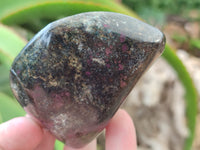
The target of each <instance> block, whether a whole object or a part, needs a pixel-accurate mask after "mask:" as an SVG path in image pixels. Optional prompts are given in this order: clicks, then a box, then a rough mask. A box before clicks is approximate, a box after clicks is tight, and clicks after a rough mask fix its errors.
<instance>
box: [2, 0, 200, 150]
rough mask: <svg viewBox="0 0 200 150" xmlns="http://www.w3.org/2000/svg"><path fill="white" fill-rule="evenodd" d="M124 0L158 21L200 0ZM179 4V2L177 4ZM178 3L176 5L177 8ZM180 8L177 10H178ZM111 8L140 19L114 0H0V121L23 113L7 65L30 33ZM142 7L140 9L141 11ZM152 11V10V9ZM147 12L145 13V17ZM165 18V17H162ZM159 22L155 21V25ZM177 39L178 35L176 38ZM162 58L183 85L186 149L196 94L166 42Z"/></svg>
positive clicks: (192, 130) (192, 129)
mask: <svg viewBox="0 0 200 150" xmlns="http://www.w3.org/2000/svg"><path fill="white" fill-rule="evenodd" d="M180 1H181V0H165V1H160V0H147V1H145V0H123V2H124V3H125V4H127V5H128V6H129V7H131V8H132V9H134V10H135V11H136V12H138V13H139V14H142V12H143V15H142V16H144V14H145V15H147V14H148V15H150V16H152V18H153V17H155V16H157V18H160V20H161V22H163V21H162V19H163V18H164V15H165V12H167V11H169V10H168V8H171V10H170V12H174V13H176V12H177V11H179V12H181V11H182V9H183V8H182V7H183V6H185V5H189V7H197V6H199V5H200V4H199V3H200V2H199V0H194V1H193V2H191V1H186V0H183V1H182V2H180ZM179 3H180V4H179ZM177 6H179V8H177ZM177 9H179V10H177ZM100 10H101V11H113V12H119V13H123V14H126V15H130V16H132V17H135V18H139V17H138V15H137V14H136V13H134V12H133V11H132V10H131V9H129V8H128V7H127V6H125V5H123V4H121V3H118V2H116V1H114V0H63V1H56V0H15V1H13V0H1V1H0V122H4V121H7V120H9V119H11V118H13V117H17V116H23V115H24V114H25V112H24V111H23V109H22V108H21V107H19V104H18V103H17V102H16V100H15V99H14V98H13V95H12V92H11V89H10V87H9V68H10V66H11V63H12V61H13V59H14V58H15V57H16V55H17V54H18V53H19V52H20V50H21V49H22V48H23V46H25V44H26V43H27V41H26V40H29V38H30V36H32V35H34V34H35V33H36V32H37V31H39V30H40V29H42V28H43V27H44V26H45V25H47V24H48V23H50V22H51V21H53V20H56V19H58V18H62V17H66V16H69V15H73V14H76V13H81V12H87V11H100ZM141 10H142V11H141ZM151 10H155V11H151ZM148 15H147V16H148ZM163 20H164V19H163ZM158 24H159V22H157V25H158ZM176 38H177V39H179V40H184V39H181V38H180V37H176ZM191 46H196V47H199V41H195V40H193V41H192V42H191ZM163 57H164V58H165V59H166V60H167V61H168V63H169V64H170V65H171V66H172V67H173V68H174V70H175V71H176V72H177V74H178V76H179V79H180V81H181V82H182V84H183V86H184V88H185V92H186V94H185V100H186V104H187V114H186V116H187V120H188V128H189V130H190V136H189V137H188V139H187V140H186V144H185V150H190V148H191V145H192V141H193V138H194V133H195V122H196V120H195V117H196V112H197V104H196V99H197V94H196V89H195V87H194V85H193V82H192V80H191V77H190V76H189V74H188V72H187V70H186V68H185V66H184V65H183V64H182V62H181V61H180V60H179V58H178V57H177V56H176V53H175V52H174V51H173V50H172V49H171V47H170V46H169V45H167V46H166V50H165V52H164V54H163ZM62 148H63V143H61V142H59V141H56V144H55V149H56V150H60V149H62Z"/></svg>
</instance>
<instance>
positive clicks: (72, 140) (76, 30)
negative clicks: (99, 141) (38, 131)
mask: <svg viewBox="0 0 200 150" xmlns="http://www.w3.org/2000/svg"><path fill="white" fill-rule="evenodd" d="M164 45H165V37H164V35H163V33H162V32H160V31H159V30H158V29H156V28H154V27H152V26H150V25H147V24H145V23H143V22H141V21H138V20H136V19H134V18H131V17H129V16H125V15H122V14H117V13H111V12H89V13H82V14H78V15H74V16H70V17H67V18H64V19H61V20H58V21H55V22H53V23H51V24H49V25H47V26H46V27H45V28H44V29H42V30H41V31H40V32H39V33H38V34H37V35H36V36H35V37H34V38H33V39H32V40H31V41H30V42H29V43H28V44H27V45H26V46H25V48H24V49H23V50H22V51H21V52H20V54H19V55H18V56H17V57H16V59H15V60H14V62H13V64H12V68H11V73H10V79H11V87H12V90H13V93H14V95H15V97H16V98H17V100H18V101H19V103H20V104H21V105H22V106H23V107H24V109H25V110H26V111H27V112H28V113H29V114H31V115H32V116H34V117H35V118H37V119H38V120H39V121H40V123H41V124H42V126H43V127H45V128H47V129H48V130H49V131H50V132H51V133H52V134H53V135H55V136H56V137H57V138H58V139H59V140H61V141H63V142H65V143H66V144H67V145H69V146H71V147H82V146H84V145H85V144H87V143H88V142H90V141H91V140H92V139H93V138H94V137H96V136H97V135H98V133H99V132H101V131H102V130H103V129H104V127H105V126H106V124H107V123H108V121H109V120H110V119H111V118H112V116H113V115H114V114H115V112H116V111H117V109H118V108H119V107H120V105H121V103H122V102H123V101H124V99H125V98H126V97H127V95H128V94H129V92H130V91H131V89H132V88H133V87H134V85H135V84H136V82H137V81H138V79H139V78H140V77H141V75H142V74H143V72H144V71H145V70H146V69H147V68H148V67H149V65H150V64H151V62H152V61H153V60H154V59H155V58H157V57H158V56H159V55H160V54H161V53H162V51H163V49H164Z"/></svg>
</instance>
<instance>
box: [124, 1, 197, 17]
mask: <svg viewBox="0 0 200 150" xmlns="http://www.w3.org/2000/svg"><path fill="white" fill-rule="evenodd" d="M122 1H123V3H124V4H126V5H127V6H129V7H131V8H132V9H133V10H135V11H136V12H142V11H143V10H144V9H151V10H159V11H161V12H164V13H167V14H180V15H181V14H185V13H187V12H188V11H189V10H191V9H199V8H200V1H199V0H190V1H189V0H164V1H163V0H122Z"/></svg>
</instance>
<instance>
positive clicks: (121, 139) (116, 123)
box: [106, 110, 137, 150]
mask: <svg viewBox="0 0 200 150" xmlns="http://www.w3.org/2000/svg"><path fill="white" fill-rule="evenodd" d="M136 149H137V145H136V135H135V128H134V125H133V122H132V119H131V117H130V116H129V115H128V113H127V112H126V111H124V110H119V111H118V112H117V113H116V114H115V116H114V117H113V118H112V119H111V121H110V122H109V124H108V125H107V127H106V150H136Z"/></svg>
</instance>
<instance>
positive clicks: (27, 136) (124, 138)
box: [0, 109, 137, 150]
mask: <svg viewBox="0 0 200 150" xmlns="http://www.w3.org/2000/svg"><path fill="white" fill-rule="evenodd" d="M54 144H55V138H54V137H53V136H52V135H51V134H50V133H49V132H48V131H46V130H44V129H43V128H42V127H40V126H39V125H38V124H37V123H36V122H35V121H34V120H33V119H31V118H30V117H19V118H15V119H12V120H10V121H8V122H5V123H3V124H1V125H0V150H53V149H54ZM105 147H106V150H136V149H137V145H136V135H135V128H134V125H133V122H132V120H131V118H130V116H129V115H128V114H127V113H126V112H125V111H124V110H121V109H119V110H118V112H117V113H116V114H115V116H114V117H113V118H112V119H111V121H110V122H109V124H108V125H107V126H106V145H105ZM96 149H97V148H96V139H95V140H93V141H92V142H91V143H90V144H88V145H87V146H85V147H84V148H80V149H73V148H70V147H68V146H65V147H64V150H96Z"/></svg>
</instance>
